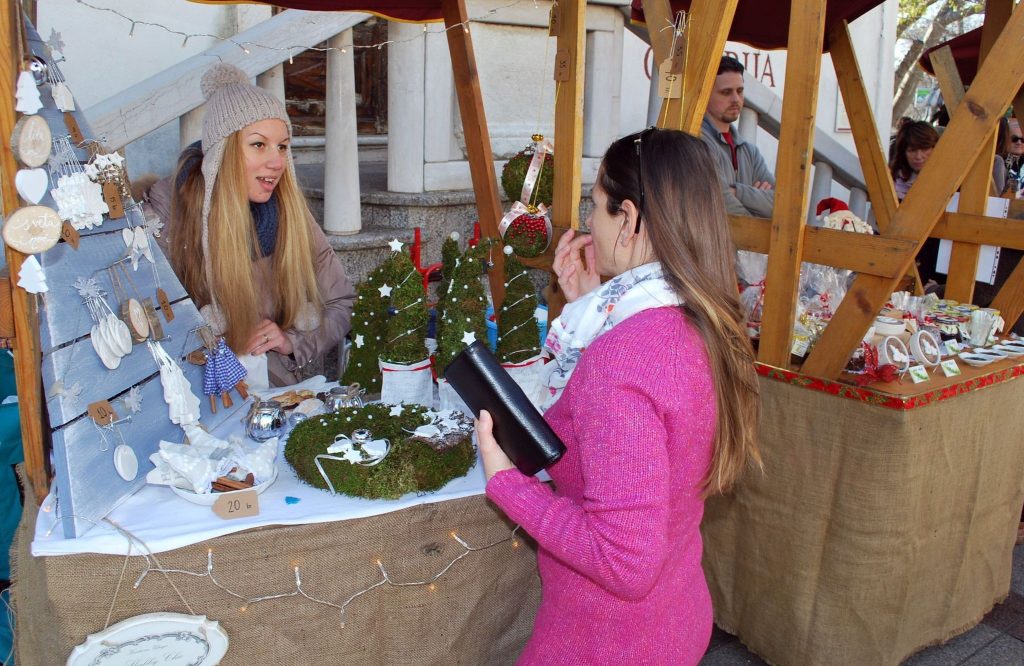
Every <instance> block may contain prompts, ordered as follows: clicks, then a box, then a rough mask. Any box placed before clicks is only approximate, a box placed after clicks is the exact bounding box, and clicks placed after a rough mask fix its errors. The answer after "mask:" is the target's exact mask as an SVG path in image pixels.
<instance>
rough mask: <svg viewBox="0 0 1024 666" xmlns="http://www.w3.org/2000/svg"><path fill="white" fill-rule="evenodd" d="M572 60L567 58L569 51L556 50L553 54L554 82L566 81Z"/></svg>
mask: <svg viewBox="0 0 1024 666" xmlns="http://www.w3.org/2000/svg"><path fill="white" fill-rule="evenodd" d="M571 66H572V58H571V57H569V49H558V51H556V52H555V81H568V80H569V78H570V77H569V74H570V69H571Z"/></svg>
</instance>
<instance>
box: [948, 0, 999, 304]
mask: <svg viewBox="0 0 1024 666" xmlns="http://www.w3.org/2000/svg"><path fill="white" fill-rule="evenodd" d="M1012 10H1013V3H1012V0H988V1H987V2H986V3H985V24H984V26H983V27H982V29H981V48H980V50H979V53H978V65H979V67H980V66H981V65H982V64H983V63H984V61H985V58H986V56H987V55H988V52H989V51H990V50H991V48H992V44H993V43H994V42H995V39H996V36H997V35H998V34H999V32H1000V31H1001V30H1002V29H1003V26H1004V25H1005V24H1006V21H1007V19H1009V18H1010V12H1011V11H1012ZM948 108H950V107H947V109H948ZM960 112H962V111H961V109H960V108H959V107H958V108H957V113H960ZM995 142H996V127H993V128H992V131H991V132H990V133H989V136H988V138H986V139H985V141H984V145H983V146H982V150H981V154H980V155H979V156H978V158H977V159H976V160H975V162H974V165H973V166H972V167H971V170H970V171H969V172H968V173H967V178H966V179H965V180H964V184H963V186H962V187H961V188H960V206H959V211H960V212H962V213H975V214H979V215H980V214H984V212H985V208H986V204H987V203H988V196H989V192H990V190H991V187H992V163H993V160H994V159H995ZM980 254H981V247H980V246H979V245H977V244H973V243H953V249H952V252H951V253H950V257H949V274H948V275H949V277H948V278H947V279H946V292H945V295H946V297H947V298H952V299H954V300H957V301H961V302H963V303H970V302H971V301H972V300H973V298H974V275H975V273H976V272H977V269H978V256H979V255H980Z"/></svg>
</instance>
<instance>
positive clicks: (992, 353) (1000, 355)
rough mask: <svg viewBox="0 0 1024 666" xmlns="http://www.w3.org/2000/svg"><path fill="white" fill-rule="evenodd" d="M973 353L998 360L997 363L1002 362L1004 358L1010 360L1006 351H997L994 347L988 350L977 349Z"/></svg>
mask: <svg viewBox="0 0 1024 666" xmlns="http://www.w3.org/2000/svg"><path fill="white" fill-rule="evenodd" d="M973 353H974V354H978V355H979V356H988V357H989V358H992V359H993V360H996V361H999V360H1002V359H1004V358H1010V355H1009V354H1007V353H1006V352H1004V351H999V350H998V349H996V348H994V347H987V348H981V347H979V348H977V349H975V350H974V352H973Z"/></svg>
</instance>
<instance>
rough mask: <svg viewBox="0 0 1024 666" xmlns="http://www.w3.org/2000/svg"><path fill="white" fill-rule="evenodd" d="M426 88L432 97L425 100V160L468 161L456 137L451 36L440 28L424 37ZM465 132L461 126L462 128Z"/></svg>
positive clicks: (427, 32)
mask: <svg viewBox="0 0 1024 666" xmlns="http://www.w3.org/2000/svg"><path fill="white" fill-rule="evenodd" d="M424 39H426V48H425V53H426V55H425V57H426V61H425V72H426V74H425V76H426V81H425V84H424V85H425V89H426V90H429V91H430V95H426V96H425V100H424V106H423V111H424V119H425V120H424V123H425V125H424V128H425V129H424V137H423V158H424V160H425V161H427V162H449V161H451V160H464V159H466V157H465V155H463V154H462V150H461V149H460V148H459V143H458V141H457V140H456V138H455V117H456V109H457V108H458V104H457V103H456V100H455V81H454V80H453V77H452V57H451V54H450V53H449V52H448V37H447V35H446V34H445V33H444V32H443V31H441V30H439V29H436V28H435V29H433V30H430V29H428V30H427V31H426V34H425V36H424ZM459 129H460V130H461V127H460V128H459Z"/></svg>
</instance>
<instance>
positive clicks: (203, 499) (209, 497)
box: [171, 466, 277, 506]
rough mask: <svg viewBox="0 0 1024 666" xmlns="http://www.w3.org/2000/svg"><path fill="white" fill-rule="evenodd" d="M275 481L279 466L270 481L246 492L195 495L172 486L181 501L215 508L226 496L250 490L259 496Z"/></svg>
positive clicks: (233, 491)
mask: <svg viewBox="0 0 1024 666" xmlns="http://www.w3.org/2000/svg"><path fill="white" fill-rule="evenodd" d="M274 481H277V466H275V467H274V475H273V476H272V477H270V478H269V479H267V480H266V481H264V482H263V483H261V484H259V485H258V486H253V487H252V488H246V489H245V490H232V491H230V492H226V493H205V494H200V493H193V492H190V491H188V490H183V489H182V488H179V487H177V486H175V485H173V484H171V490H173V491H174V494H175V495H177V496H178V497H180V498H181V499H183V500H187V501H189V502H192V503H193V504H201V505H203V506H213V503H214V502H216V501H217V498H218V497H224V496H228V497H231V496H232V495H235V494H237V493H246V492H249V491H250V490H255V491H256V494H257V495H259V494H260V493H262V492H263V491H264V490H266V489H267V488H269V487H270V486H271V485H272V484H273V483H274Z"/></svg>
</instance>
